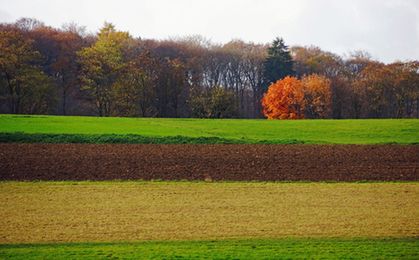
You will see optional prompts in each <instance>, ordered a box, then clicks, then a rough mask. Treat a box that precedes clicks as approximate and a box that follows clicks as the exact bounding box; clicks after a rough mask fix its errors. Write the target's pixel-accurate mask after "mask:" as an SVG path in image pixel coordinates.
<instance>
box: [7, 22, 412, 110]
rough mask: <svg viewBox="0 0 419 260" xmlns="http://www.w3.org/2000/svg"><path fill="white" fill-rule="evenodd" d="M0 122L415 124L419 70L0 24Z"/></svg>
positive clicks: (301, 51) (355, 58) (275, 50)
mask: <svg viewBox="0 0 419 260" xmlns="http://www.w3.org/2000/svg"><path fill="white" fill-rule="evenodd" d="M279 80H281V81H279ZM269 86H272V88H269ZM273 86H276V87H273ZM284 86H288V87H284ZM268 88H269V89H270V91H268ZM271 89H272V91H271ZM273 89H276V90H275V91H273ZM281 93H282V94H281ZM281 95H282V96H281ZM284 95H285V96H284ZM281 102H282V103H281ZM284 102H285V103H284ZM286 102H288V104H287V103H286ZM281 104H282V105H281ZM284 104H285V105H286V108H285V107H281V106H283V105H284ZM262 105H263V106H262ZM275 105H276V106H277V107H278V106H279V108H280V109H279V110H278V109H272V106H273V107H274V106H275ZM268 110H269V111H271V112H267V111H268ZM284 111H285V112H284ZM0 112H1V113H22V114H60V115H98V116H133V117H198V118H261V117H263V116H266V117H268V118H403V117H416V118H417V117H419V61H409V62H394V63H392V64H384V63H381V62H379V61H376V60H373V59H371V58H370V57H369V55H368V54H366V53H364V52H356V53H353V54H352V55H350V56H349V57H347V58H343V57H340V56H338V55H336V54H333V53H330V52H326V51H323V50H321V49H320V48H317V47H301V46H293V47H288V46H286V44H285V43H284V41H283V39H281V38H277V39H275V40H274V41H273V42H272V43H271V44H255V43H251V42H244V41H241V40H232V41H230V42H228V43H225V44H214V43H212V42H210V41H208V40H206V39H204V38H203V37H200V36H191V37H184V38H175V39H169V40H152V39H141V38H134V37H132V36H131V35H130V34H129V33H127V32H123V31H118V30H117V29H116V28H115V26H114V25H112V24H109V23H105V24H104V26H103V27H102V28H101V29H100V31H99V32H98V33H97V34H96V35H91V34H88V33H86V32H85V30H84V29H83V27H80V26H77V25H75V24H68V25H65V26H63V28H59V29H58V28H53V27H50V26H46V25H44V24H43V23H42V22H40V21H37V20H34V19H28V18H22V19H20V20H18V21H16V22H15V23H3V24H0ZM269 113H271V114H269ZM272 113H274V114H275V113H276V115H277V116H272V115H273V114H272Z"/></svg>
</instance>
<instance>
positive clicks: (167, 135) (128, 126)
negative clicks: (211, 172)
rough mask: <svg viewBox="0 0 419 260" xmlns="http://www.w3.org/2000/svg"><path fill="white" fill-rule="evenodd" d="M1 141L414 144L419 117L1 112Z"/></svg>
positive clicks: (415, 142)
mask: <svg viewBox="0 0 419 260" xmlns="http://www.w3.org/2000/svg"><path fill="white" fill-rule="evenodd" d="M0 142H29V143H33V142H46V143H273V144H275V143H278V144H281V143H283V144H293V143H310V144H329V143H330V144H389V143H397V144H417V143H419V120H417V119H397V120H396V119H380V120H377V119H375V120H294V121H279V120H238V119H222V120H214V119H162V118H98V117H74V116H67V117H63V116H25V115H0Z"/></svg>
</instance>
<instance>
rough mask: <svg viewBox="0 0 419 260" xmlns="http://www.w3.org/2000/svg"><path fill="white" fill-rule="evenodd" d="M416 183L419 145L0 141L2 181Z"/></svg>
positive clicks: (0, 177)
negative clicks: (37, 142) (0, 142)
mask: <svg viewBox="0 0 419 260" xmlns="http://www.w3.org/2000/svg"><path fill="white" fill-rule="evenodd" d="M138 179H141V180H207V181H211V180H212V181H221V180H225V181H253V180H254V181H364V180H365V181H418V180H419V145H133V144H131V145H124V144H113V145H110V144H101V145H95V144H0V180H19V181H20V180H77V181H78V180H138Z"/></svg>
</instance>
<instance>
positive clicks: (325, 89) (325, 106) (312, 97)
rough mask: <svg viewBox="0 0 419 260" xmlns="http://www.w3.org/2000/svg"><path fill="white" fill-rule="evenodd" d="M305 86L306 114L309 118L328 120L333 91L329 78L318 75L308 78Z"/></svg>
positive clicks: (305, 79) (303, 81)
mask: <svg viewBox="0 0 419 260" xmlns="http://www.w3.org/2000/svg"><path fill="white" fill-rule="evenodd" d="M301 82H302V84H303V92H304V100H305V104H306V105H305V114H306V116H307V117H308V118H327V117H328V116H329V115H330V113H331V107H332V90H331V82H330V80H329V79H328V78H326V77H324V76H320V75H317V74H312V75H310V76H306V77H304V78H303V79H302V80H301Z"/></svg>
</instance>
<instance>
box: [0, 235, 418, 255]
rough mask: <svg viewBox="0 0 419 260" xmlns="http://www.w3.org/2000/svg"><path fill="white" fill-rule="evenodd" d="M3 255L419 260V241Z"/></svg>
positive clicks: (96, 248)
mask: <svg viewBox="0 0 419 260" xmlns="http://www.w3.org/2000/svg"><path fill="white" fill-rule="evenodd" d="M0 258H2V259H9V258H12V259H109V258H111V259H120V258H123V259H196V258H199V259H284V258H285V259H291V258H292V259H418V258H419V239H415V238H392V239H367V238H365V239H330V238H329V239H324V238H315V239H299V238H285V239H264V240H261V239H249V240H215V241H149V242H131V243H128V242H125V243H124V242H122V243H65V244H16V245H0Z"/></svg>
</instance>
